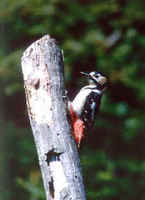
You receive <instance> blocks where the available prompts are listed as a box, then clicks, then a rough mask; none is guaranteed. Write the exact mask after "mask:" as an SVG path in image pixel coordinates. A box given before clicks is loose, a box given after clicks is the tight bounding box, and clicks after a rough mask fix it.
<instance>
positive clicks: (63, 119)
mask: <svg viewBox="0 0 145 200" xmlns="http://www.w3.org/2000/svg"><path fill="white" fill-rule="evenodd" d="M22 71H23V76H24V86H25V93H26V103H27V110H28V115H29V119H30V123H31V127H32V132H33V136H34V140H35V144H36V149H37V152H38V158H39V164H40V168H41V172H42V178H43V182H44V187H45V191H46V198H47V200H52V199H53V200H85V192H84V185H83V180H82V175H81V168H80V161H79V157H78V152H77V148H76V144H75V142H74V139H73V137H72V135H71V128H70V125H69V122H68V119H67V113H66V105H65V102H64V99H63V96H64V76H63V75H64V73H63V57H62V52H61V50H60V48H59V47H58V45H57V44H56V41H55V40H54V39H52V38H50V36H49V35H46V36H44V37H42V38H41V39H40V40H38V41H36V42H34V43H33V44H32V45H31V46H30V47H28V48H27V49H26V51H25V52H24V54H23V57H22Z"/></svg>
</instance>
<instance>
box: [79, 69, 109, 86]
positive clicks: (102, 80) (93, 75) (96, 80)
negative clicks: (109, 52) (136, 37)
mask: <svg viewBox="0 0 145 200" xmlns="http://www.w3.org/2000/svg"><path fill="white" fill-rule="evenodd" d="M81 74H83V75H85V76H86V77H87V78H88V81H89V84H90V85H96V86H97V88H98V89H105V88H106V84H107V78H106V77H105V76H104V75H102V74H101V73H99V72H90V73H86V72H81Z"/></svg>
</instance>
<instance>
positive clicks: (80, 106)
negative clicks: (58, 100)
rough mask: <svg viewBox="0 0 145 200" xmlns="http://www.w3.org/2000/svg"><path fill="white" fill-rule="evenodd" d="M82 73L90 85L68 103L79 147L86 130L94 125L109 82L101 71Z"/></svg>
mask: <svg viewBox="0 0 145 200" xmlns="http://www.w3.org/2000/svg"><path fill="white" fill-rule="evenodd" d="M81 74H83V75H85V76H86V77H87V79H88V85H87V86H85V87H83V88H82V89H81V90H80V91H79V92H78V94H77V95H76V97H75V98H74V100H73V101H72V102H69V104H68V107H69V112H70V117H71V121H72V128H73V134H74V137H75V140H76V143H77V144H78V147H79V146H80V143H81V141H82V139H83V138H84V133H85V131H86V130H87V129H88V128H90V127H92V126H93V122H94V119H95V116H96V114H97V112H98V110H99V106H100V103H101V97H102V95H103V92H104V90H105V88H106V84H107V78H106V77H105V76H103V75H102V74H101V73H99V72H90V73H86V72H81Z"/></svg>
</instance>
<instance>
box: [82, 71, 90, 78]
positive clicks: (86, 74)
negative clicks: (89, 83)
mask: <svg viewBox="0 0 145 200" xmlns="http://www.w3.org/2000/svg"><path fill="white" fill-rule="evenodd" d="M80 73H81V74H83V75H85V76H87V77H88V78H90V74H89V73H87V72H80Z"/></svg>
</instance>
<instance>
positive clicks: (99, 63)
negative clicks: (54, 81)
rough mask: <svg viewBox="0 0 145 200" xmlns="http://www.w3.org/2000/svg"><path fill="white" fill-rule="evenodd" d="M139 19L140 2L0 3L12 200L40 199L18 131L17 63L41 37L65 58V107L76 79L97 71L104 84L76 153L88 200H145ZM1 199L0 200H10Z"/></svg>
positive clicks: (28, 141)
mask: <svg viewBox="0 0 145 200" xmlns="http://www.w3.org/2000/svg"><path fill="white" fill-rule="evenodd" d="M144 13H145V6H144V4H143V2H142V1H141V0H134V1H125V0H119V1H117V0H107V1H106V0H97V1H88V0H78V1H71V2H67V1H65V0H61V1H59V0H49V1H47V2H44V1H43V0H29V1H28V0H21V1H16V0H14V1H10V0H3V1H1V2H0V44H1V49H0V90H1V93H0V94H1V95H0V110H1V113H2V110H4V117H1V115H0V123H1V124H2V123H3V122H4V124H5V129H4V133H5V135H4V137H3V139H4V141H5V142H6V141H7V142H6V143H5V142H4V144H5V147H7V146H8V148H5V151H6V152H5V154H4V155H5V156H6V158H5V159H4V156H0V158H1V159H0V160H1V162H3V163H7V161H8V165H9V166H10V165H11V166H12V167H11V169H10V170H9V173H8V175H9V174H10V177H11V180H12V181H14V180H16V179H17V183H18V184H17V186H14V185H13V191H14V193H16V194H18V195H17V198H21V199H22V196H23V199H24V200H25V199H30V200H33V199H36V198H37V199H38V200H41V199H45V198H44V193H43V192H42V182H41V181H40V179H39V178H40V172H39V173H38V169H37V168H38V165H37V166H35V164H36V163H37V164H38V161H36V163H35V160H37V159H36V151H35V149H34V144H33V141H32V135H31V132H30V130H29V131H28V132H29V133H28V132H27V131H26V129H24V128H26V127H27V128H28V125H29V124H28V119H27V118H26V105H25V100H24V90H23V83H22V75H21V68H20V61H21V56H22V52H23V51H24V49H25V48H26V47H27V46H28V45H29V44H31V43H32V42H33V41H35V40H36V39H38V38H40V37H41V36H42V35H44V34H47V33H48V34H50V35H51V36H52V37H54V38H56V40H57V41H58V42H59V44H60V46H61V47H62V49H63V51H64V61H65V63H64V64H65V80H66V87H67V89H68V92H69V94H70V98H71V99H72V98H73V96H74V94H75V92H77V91H78V90H79V89H80V87H81V86H83V85H84V84H85V83H86V82H85V80H84V79H83V78H82V77H80V73H79V72H80V71H87V72H88V71H94V70H96V71H100V72H102V73H104V74H105V75H107V76H108V78H109V84H108V89H107V90H106V91H105V95H104V96H103V99H102V104H101V109H100V113H98V116H97V119H96V121H95V128H94V129H91V130H90V131H89V132H88V133H86V134H88V137H87V139H86V142H85V147H84V148H83V149H82V150H81V162H82V166H83V171H84V173H83V174H84V179H85V185H86V189H87V197H88V199H91V200H93V199H94V200H96V199H99V200H106V199H107V200H114V199H115V200H116V199H124V200H136V199H144V198H145V192H144V185H145V176H144V171H145V163H144V158H145V151H144V146H145V137H144V133H145V125H144V120H145V101H144V99H145V79H144V77H145V56H144V54H145V53H144V52H145V47H144V46H145V20H144V19H145V14H144ZM2 95H3V96H2ZM20 116H21V117H20ZM20 118H21V119H20ZM20 120H21V121H22V122H21V123H19V121H20ZM9 121H11V123H9ZM12 123H13V124H16V127H15V126H14V125H10V124H12ZM25 131H26V132H25ZM29 134H30V135H29ZM8 138H9V140H7V139H8ZM15 141H16V145H14V144H15ZM10 144H11V145H10ZM10 147H12V149H13V150H11V148H10ZM7 156H8V157H7ZM33 156H34V157H33ZM14 163H16V165H14ZM34 168H35V169H34ZM4 171H5V170H4ZM16 172H17V173H16ZM8 175H7V176H8ZM32 177H33V178H32ZM34 177H35V178H34ZM37 178H38V179H37ZM32 179H33V180H32ZM34 180H36V181H34ZM21 189H22V191H21ZM26 191H27V192H26ZM3 193H5V192H3ZM23 193H26V195H22V194H23ZM42 193H43V194H42ZM5 194H6V193H5ZM7 194H9V196H7V197H6V196H5V198H3V199H5V200H9V199H10V198H12V197H13V196H11V194H12V193H11V191H10V192H8V191H7ZM18 196H21V197H18ZM13 198H14V197H13Z"/></svg>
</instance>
